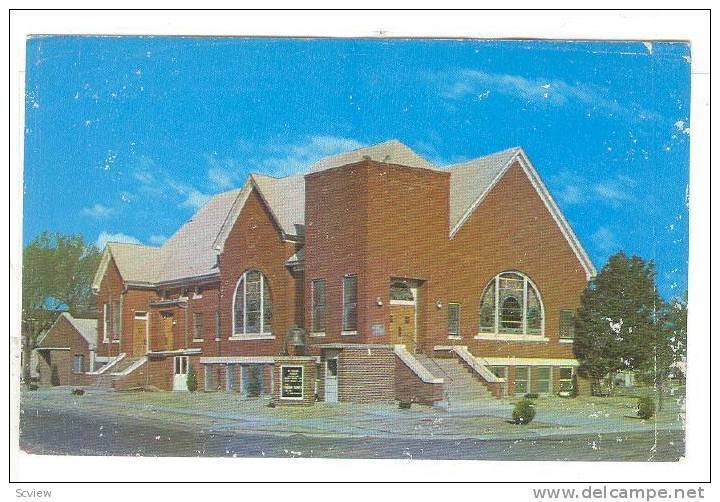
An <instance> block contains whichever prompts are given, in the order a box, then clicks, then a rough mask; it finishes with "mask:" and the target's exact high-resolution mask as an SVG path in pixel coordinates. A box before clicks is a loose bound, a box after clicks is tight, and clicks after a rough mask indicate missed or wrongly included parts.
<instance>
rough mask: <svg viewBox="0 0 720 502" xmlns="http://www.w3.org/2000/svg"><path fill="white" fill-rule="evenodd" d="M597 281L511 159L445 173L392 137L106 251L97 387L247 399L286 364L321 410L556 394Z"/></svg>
mask: <svg viewBox="0 0 720 502" xmlns="http://www.w3.org/2000/svg"><path fill="white" fill-rule="evenodd" d="M594 274H595V269H594V268H593V265H592V263H591V261H590V259H589V258H588V255H587V253H586V252H585V251H584V250H583V248H582V246H581V244H580V242H579V241H578V239H577V237H576V236H575V234H574V233H573V231H572V229H571V228H570V226H569V224H568V222H567V221H566V219H565V218H564V217H563V215H562V213H561V212H560V210H559V208H558V206H557V205H556V204H555V202H554V201H553V198H552V196H551V195H550V193H549V192H548V190H547V188H546V187H545V185H544V184H543V182H542V180H541V179H540V176H539V175H538V173H537V171H536V170H535V168H534V167H533V165H532V164H531V162H530V160H529V159H528V157H527V155H526V154H525V153H524V152H523V150H522V149H520V148H513V149H510V150H506V151H502V152H499V153H495V154H492V155H488V156H486V157H481V158H478V159H475V160H471V161H468V162H464V163H461V164H456V165H452V166H448V167H442V168H440V167H436V166H434V165H433V164H431V163H430V162H429V161H427V160H426V159H424V158H422V157H421V156H419V155H418V154H416V153H415V152H413V151H412V150H410V149H409V148H408V147H406V146H405V145H403V144H401V143H399V142H397V141H388V142H386V143H381V144H378V145H374V146H370V147H367V148H361V149H358V150H354V151H350V152H346V153H341V154H339V155H335V156H332V157H328V158H325V159H322V160H320V161H318V162H317V163H315V164H314V165H312V166H309V169H308V170H307V172H305V173H302V174H296V175H291V176H287V177H284V178H274V177H270V176H266V175H263V174H252V175H250V176H249V177H248V179H247V182H246V183H245V185H244V186H243V187H241V188H238V189H235V190H231V191H228V192H225V193H220V194H217V195H215V196H214V197H212V198H211V199H210V200H209V201H208V202H207V203H206V204H205V205H204V206H203V207H202V208H200V209H199V210H198V212H197V213H196V214H195V215H194V216H193V217H192V218H191V219H190V220H189V221H187V222H186V223H185V224H184V225H183V226H182V227H180V229H179V230H178V231H177V232H176V233H175V234H174V235H173V236H172V237H171V238H170V239H168V240H167V241H166V242H165V243H164V244H163V245H162V246H161V247H150V246H143V245H134V244H121V243H109V244H108V245H107V247H106V248H105V250H104V252H103V257H102V261H101V264H100V267H99V269H98V271H97V274H96V276H95V279H94V282H93V291H94V292H95V294H96V295H97V304H98V326H97V328H98V340H97V354H98V356H99V357H103V358H105V360H108V361H109V362H108V363H107V364H105V366H104V368H103V370H101V371H99V372H98V373H104V374H106V375H112V377H107V378H110V380H112V385H113V386H114V387H116V388H131V387H138V386H150V385H151V386H155V387H158V388H160V389H165V390H184V389H186V385H187V377H186V374H187V372H188V370H189V368H190V367H192V368H193V370H194V371H195V373H196V374H197V377H198V382H199V386H200V389H205V390H221V391H236V392H242V393H246V394H249V395H259V394H271V393H273V392H275V393H277V387H278V386H279V385H278V382H277V373H276V372H275V371H273V367H274V366H275V365H276V364H277V362H278V361H279V360H285V359H286V358H293V357H296V358H298V360H302V361H305V363H303V364H306V365H307V364H308V363H307V362H308V361H309V362H310V363H309V364H310V365H311V366H312V370H313V371H312V375H313V386H312V390H311V391H312V393H313V394H314V395H315V396H314V398H315V399H318V400H324V401H331V402H332V401H354V402H367V401H385V400H394V399H398V400H401V401H415V402H425V403H432V402H437V401H442V400H452V399H466V398H473V397H490V396H502V395H523V394H525V393H529V392H532V393H538V394H547V393H557V392H560V391H563V390H568V389H569V388H570V387H571V386H572V385H573V384H572V382H573V380H574V376H575V371H576V367H577V361H576V360H575V358H574V356H573V350H572V347H573V345H572V344H573V331H574V328H573V322H574V321H573V315H574V314H573V313H574V311H575V309H576V308H577V306H578V304H579V301H580V295H581V292H582V291H583V289H584V288H585V286H586V284H587V281H588V279H590V278H591V277H592V276H593V275H594ZM581 383H582V381H581ZM581 386H582V385H581Z"/></svg>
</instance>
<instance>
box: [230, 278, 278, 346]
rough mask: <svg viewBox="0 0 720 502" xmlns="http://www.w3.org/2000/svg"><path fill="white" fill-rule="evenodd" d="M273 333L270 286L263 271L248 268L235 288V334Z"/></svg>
mask: <svg viewBox="0 0 720 502" xmlns="http://www.w3.org/2000/svg"><path fill="white" fill-rule="evenodd" d="M270 333H272V300H271V298H270V287H269V285H268V283H267V279H266V278H265V276H264V275H263V273H262V272H259V271H257V270H248V271H247V272H245V273H244V274H243V275H242V276H241V277H240V280H239V281H238V284H237V287H236V288H235V301H234V308H233V334H234V335H235V336H242V335H249V334H270Z"/></svg>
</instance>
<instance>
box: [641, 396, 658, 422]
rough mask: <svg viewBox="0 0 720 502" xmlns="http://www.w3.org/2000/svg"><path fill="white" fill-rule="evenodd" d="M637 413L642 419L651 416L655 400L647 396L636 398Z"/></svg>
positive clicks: (653, 411)
mask: <svg viewBox="0 0 720 502" xmlns="http://www.w3.org/2000/svg"><path fill="white" fill-rule="evenodd" d="M637 414H638V416H639V417H640V418H642V419H644V420H648V419H650V418H652V416H653V415H654V414H655V400H654V399H653V398H651V397H649V396H645V397H641V398H640V399H638V407H637Z"/></svg>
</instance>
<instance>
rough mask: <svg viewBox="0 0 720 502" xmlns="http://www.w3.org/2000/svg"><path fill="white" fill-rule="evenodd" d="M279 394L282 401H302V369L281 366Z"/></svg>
mask: <svg viewBox="0 0 720 502" xmlns="http://www.w3.org/2000/svg"><path fill="white" fill-rule="evenodd" d="M281 379H282V382H281V385H282V386H281V394H280V397H281V398H283V399H302V397H303V367H302V366H283V367H282V369H281Z"/></svg>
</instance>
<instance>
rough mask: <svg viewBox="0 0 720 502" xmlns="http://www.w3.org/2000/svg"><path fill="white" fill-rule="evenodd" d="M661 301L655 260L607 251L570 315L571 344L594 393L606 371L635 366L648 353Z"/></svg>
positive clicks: (637, 365)
mask: <svg viewBox="0 0 720 502" xmlns="http://www.w3.org/2000/svg"><path fill="white" fill-rule="evenodd" d="M660 305H662V301H661V299H660V297H659V296H658V295H657V292H656V290H655V265H654V263H653V262H652V261H650V262H647V261H645V260H643V259H642V258H640V257H638V256H631V257H628V256H627V255H625V254H624V253H622V252H620V253H618V254H616V255H614V256H611V257H610V258H609V259H608V262H607V263H606V264H605V266H603V268H602V270H600V272H599V273H598V275H597V276H596V277H595V279H593V280H592V281H591V282H590V283H589V284H588V286H587V287H586V288H585V291H584V292H583V294H582V298H581V304H580V308H579V309H578V311H577V316H576V318H575V343H574V344H573V350H574V352H575V356H576V357H577V359H578V361H579V362H580V368H579V370H580V372H581V373H582V374H584V375H585V376H587V377H588V378H590V380H591V381H592V384H593V385H592V387H593V392H594V393H597V392H598V390H599V388H600V382H601V381H602V380H603V379H604V378H605V377H607V376H608V375H610V376H612V375H614V374H615V373H616V372H618V371H621V370H625V369H630V370H632V369H638V368H640V367H641V366H642V365H643V364H646V362H647V361H648V360H649V358H650V357H652V356H653V354H654V341H655V338H656V336H657V333H656V330H657V322H656V320H657V313H658V308H659V306H660ZM611 380H612V379H611Z"/></svg>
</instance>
